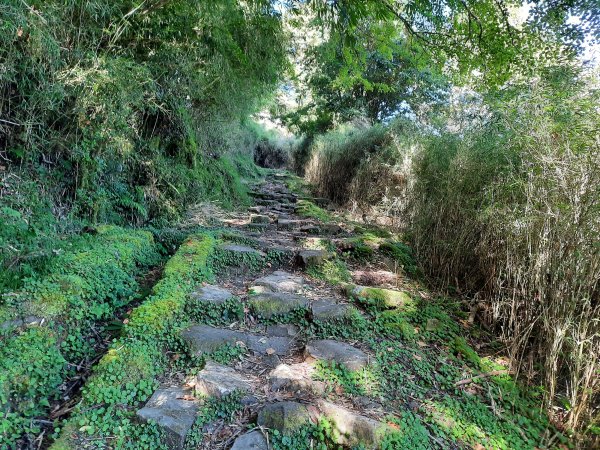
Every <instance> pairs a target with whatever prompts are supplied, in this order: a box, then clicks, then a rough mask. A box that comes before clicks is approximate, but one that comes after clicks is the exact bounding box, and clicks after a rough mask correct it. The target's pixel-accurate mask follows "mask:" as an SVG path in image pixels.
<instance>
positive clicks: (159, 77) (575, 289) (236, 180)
mask: <svg viewBox="0 0 600 450" xmlns="http://www.w3.org/2000/svg"><path fill="white" fill-rule="evenodd" d="M523 5H524V3H523V2H518V1H514V2H513V1H506V2H505V1H496V0H484V1H474V0H473V1H472V0H465V1H463V0H461V1H454V0H450V1H442V2H429V1H421V0H411V1H395V0H390V1H376V0H368V1H356V0H341V1H336V2H330V1H325V0H311V1H303V0H286V1H281V2H280V1H270V0H248V1H238V0H214V1H210V2H207V1H196V0H146V1H136V0H28V1H27V2H25V1H23V0H5V1H3V2H2V4H1V5H0V31H1V33H0V294H1V295H2V297H1V298H0V325H2V326H1V327H0V344H1V346H2V348H1V349H0V408H1V410H0V411H1V415H0V437H1V438H2V442H1V443H0V448H4V447H3V446H5V447H6V448H10V446H14V445H17V443H23V442H25V441H23V440H22V439H23V436H30V437H31V436H35V435H36V434H37V433H39V430H40V422H39V421H38V419H37V418H39V417H40V416H44V415H45V414H47V413H48V411H49V410H50V407H51V404H52V402H53V401H56V399H57V398H58V397H59V395H60V392H59V390H60V388H61V386H62V388H64V386H65V383H67V384H68V383H70V382H71V381H73V380H77V379H78V377H79V372H81V370H82V367H85V366H88V365H89V366H90V368H91V366H92V365H94V364H95V363H98V364H97V365H96V366H95V368H94V369H93V375H92V379H91V380H92V381H91V382H90V383H88V384H87V385H86V388H85V392H86V398H87V399H88V400H86V401H87V402H88V403H89V404H94V405H96V404H102V405H104V406H103V408H105V409H104V410H103V411H102V414H101V415H102V420H100V419H99V416H100V413H98V411H97V410H96V409H92V410H90V409H89V408H87V407H86V405H88V403H86V402H84V403H82V404H80V405H78V406H77V408H76V409H75V410H74V413H73V414H74V417H75V419H74V420H72V421H70V422H69V425H68V426H69V427H71V428H73V427H75V425H74V424H75V423H78V424H79V426H80V427H83V428H84V431H89V432H90V434H93V433H94V432H96V431H98V427H106V430H109V429H110V430H111V432H112V431H113V430H118V433H117V434H116V436H117V440H119V439H120V440H121V441H123V442H125V441H128V440H129V439H131V437H132V436H130V435H128V434H129V433H130V432H131V433H134V437H135V438H136V439H140V440H142V441H144V440H147V441H148V442H155V439H156V436H157V434H156V433H157V431H156V430H155V429H153V428H152V427H148V428H147V429H143V430H141V431H140V429H139V428H136V429H135V430H133V429H132V428H131V427H130V419H131V411H123V410H122V408H121V405H123V404H126V405H128V406H131V404H133V402H135V401H138V400H140V399H141V398H142V397H144V398H145V397H147V395H148V394H149V393H151V392H152V388H153V387H154V385H155V376H156V375H157V374H160V373H161V372H162V371H164V370H165V367H166V366H167V361H165V360H164V355H163V353H162V352H163V350H164V348H170V349H177V348H178V345H180V343H179V342H178V341H177V338H176V337H174V336H175V335H174V332H173V330H174V329H175V328H177V327H181V326H182V323H183V319H182V317H183V311H184V310H185V308H186V305H185V301H184V297H185V295H186V294H187V293H188V291H189V289H191V287H192V283H193V282H194V283H199V282H202V281H205V280H209V279H211V277H212V275H213V274H212V268H213V265H216V267H218V264H220V263H222V264H224V262H223V261H226V260H227V257H226V255H218V254H216V253H215V250H214V247H215V245H216V244H215V242H216V241H217V240H218V239H221V238H222V236H221V235H219V234H218V233H217V234H215V233H214V232H210V233H208V232H202V233H200V234H194V235H193V236H192V237H190V238H189V239H187V240H185V238H186V237H187V236H188V234H190V230H186V229H182V228H181V227H179V228H172V227H174V226H175V227H177V226H178V225H180V224H181V221H182V220H183V219H184V217H185V214H186V211H187V210H188V208H189V207H190V205H192V204H195V203H200V202H215V203H217V204H218V205H219V206H220V207H223V208H225V209H232V208H234V207H237V206H240V205H248V204H249V201H250V200H249V197H248V194H247V190H246V186H245V184H244V182H243V180H244V178H251V177H256V176H258V175H259V174H260V173H261V172H260V169H258V168H257V167H256V166H255V164H254V161H256V162H258V163H260V164H261V165H267V166H271V167H273V166H278V167H279V166H283V165H286V164H288V165H289V166H290V168H293V169H294V170H295V171H297V172H298V173H299V174H302V175H305V177H306V180H307V181H308V182H309V183H310V184H311V186H312V189H313V192H314V193H315V194H316V195H318V196H320V197H325V198H327V199H329V200H331V201H332V202H334V203H335V204H337V205H338V206H341V207H342V210H349V211H350V212H351V214H350V218H351V219H357V220H363V221H366V222H378V223H379V225H383V226H386V227H389V228H393V229H394V230H395V231H396V232H401V233H402V235H403V237H404V240H406V241H407V242H408V243H409V244H410V245H411V246H412V248H413V249H414V252H415V255H416V261H418V266H417V263H415V262H414V261H412V260H411V262H410V267H411V269H410V270H411V273H412V274H419V275H421V276H423V277H424V279H425V280H427V282H428V283H429V284H430V285H431V286H434V287H435V288H437V289H439V290H440V291H444V292H445V293H448V294H451V295H453V296H458V297H462V298H464V299H465V303H466V304H468V307H469V308H470V309H471V312H472V314H473V315H474V316H476V317H477V318H478V320H479V323H480V324H482V326H484V327H486V328H487V329H488V330H489V331H490V332H492V333H493V334H494V335H495V336H496V337H497V338H498V339H499V341H500V342H501V343H502V344H503V348H505V349H506V351H507V353H508V355H509V356H510V364H511V370H513V371H514V372H515V373H516V374H517V375H518V377H519V378H520V379H521V380H522V381H523V382H524V383H527V384H529V385H538V386H541V387H542V390H543V403H544V406H545V407H546V408H547V410H548V411H549V412H550V418H551V419H552V421H553V422H554V423H555V424H557V425H559V426H560V427H563V428H564V429H565V430H568V431H569V432H572V433H573V435H574V436H576V438H577V439H580V442H592V441H593V440H594V439H596V442H597V439H598V438H597V436H598V433H599V427H600V425H599V420H600V415H599V411H600V409H599V408H600V403H599V402H600V377H598V371H599V370H600V362H599V360H598V357H597V355H598V354H600V290H599V284H598V283H599V280H600V247H599V245H598V235H600V202H599V200H598V199H600V144H599V139H600V138H599V136H600V111H599V110H598V104H600V91H599V88H600V84H599V83H600V81H599V80H598V71H597V69H594V67H593V65H588V64H585V63H583V62H582V58H583V56H582V55H583V54H584V53H585V51H586V49H587V48H589V47H590V46H591V45H592V44H594V42H597V40H598V38H599V36H600V11H599V8H598V5H597V2H595V1H594V0H578V1H552V2H534V3H533V4H529V6H527V7H526V8H525V10H524V11H525V13H524V14H525V15H523V14H521V15H519V13H518V12H517V11H519V7H521V8H522V7H523ZM574 19H576V20H574ZM265 110H268V111H269V113H270V115H271V118H273V119H276V120H277V122H278V123H280V124H283V125H284V126H285V127H287V130H289V131H291V132H292V133H295V134H296V136H295V138H294V139H292V138H289V137H280V136H276V134H275V133H274V132H272V131H266V130H265V129H264V128H263V126H262V125H259V124H258V123H257V122H255V120H254V119H255V116H253V115H254V114H255V113H257V112H259V111H265ZM299 212H300V213H301V214H303V215H305V216H309V217H315V218H318V219H320V220H328V219H329V218H331V216H330V213H329V212H327V211H325V210H323V209H321V208H319V207H317V206H316V205H314V204H312V203H309V202H301V203H300V204H299ZM196 231H197V230H196ZM182 242H185V243H184V244H181V243H182ZM180 244H181V245H180ZM386 245H388V247H389V248H388V252H390V254H393V255H395V254H396V253H399V254H402V255H404V250H403V248H401V247H399V246H401V245H402V244H399V243H394V244H393V245H392V244H390V243H388V244H386ZM177 248H178V250H177V253H175V256H173V257H172V258H171V259H170V260H169V262H168V263H167V265H166V267H165V269H164V274H163V276H162V279H161V281H160V282H159V283H158V284H157V285H156V286H155V287H154V288H153V290H152V292H151V294H150V297H149V298H148V299H146V301H145V302H144V303H143V305H142V306H140V307H138V308H137V309H136V310H135V314H134V315H132V316H131V317H130V318H129V319H128V320H129V323H128V324H127V326H126V327H123V326H122V324H121V322H120V321H119V322H118V323H117V324H115V323H112V322H111V320H112V319H113V318H114V317H117V316H119V317H121V316H122V315H123V312H124V310H126V309H127V308H128V305H129V304H130V303H131V302H133V301H138V300H141V299H142V298H145V296H146V294H147V293H142V291H143V288H142V287H141V286H140V285H141V284H142V282H143V276H144V275H145V274H146V273H147V272H148V271H149V270H150V269H151V268H153V267H155V266H157V265H160V264H162V262H164V260H166V258H167V255H168V254H169V253H173V252H174V251H175V250H176V249H177ZM370 251H371V249H370V247H369V246H362V247H361V248H358V249H357V250H356V252H358V254H360V252H363V253H365V254H367V253H369V252H370ZM365 254H363V255H362V256H365ZM359 256H360V255H359ZM321 270H325V272H327V273H316V272H315V273H313V275H314V276H315V277H326V278H328V279H329V281H335V282H336V283H340V282H344V281H347V278H348V274H347V273H346V271H345V270H344V268H343V267H341V266H338V265H336V262H330V263H328V266H327V267H325V268H324V269H321ZM188 313H190V314H199V313H198V312H197V311H191V312H190V311H188ZM239 313H240V312H239V311H237V312H236V314H239ZM394 320H395V319H394ZM27 322H35V323H43V324H44V325H45V326H43V327H25V326H24V325H25V324H26V323H27ZM363 326H364V328H365V329H364V330H361V331H360V332H358V331H356V330H354V332H355V335H354V337H356V338H361V339H362V338H364V339H374V338H373V333H375V332H379V330H375V331H374V330H373V329H370V328H368V326H367V324H363ZM111 327H113V328H111ZM114 327H116V328H117V330H116V334H115V335H119V336H120V337H119V338H118V339H117V340H115V342H113V343H112V344H110V348H109V349H108V350H107V348H106V347H107V346H106V339H107V338H106V337H107V336H112V334H111V333H112V332H115V330H114ZM337 331H339V330H336V332H337ZM339 332H341V331H339ZM105 351H107V353H106V355H105V356H104V357H102V358H101V359H100V357H101V356H102V353H104V352H105ZM391 356H394V355H391ZM391 356H390V357H391ZM396 356H398V358H399V359H401V356H402V355H396ZM31 361H33V362H34V364H31ZM98 361H99V362H98ZM322 370H323V373H324V375H323V376H329V377H331V376H334V375H335V376H338V377H341V378H342V383H346V384H348V383H350V384H351V382H352V380H346V379H345V378H344V377H345V376H346V374H344V373H337V372H336V368H335V367H333V368H330V367H323V368H322ZM88 374H89V371H88ZM332 374H333V375H332ZM390 375H391V376H395V375H397V374H390ZM114 377H116V379H115V378H114ZM74 383H76V384H77V385H79V384H81V383H80V381H74ZM448 401H450V400H448ZM521 406H523V405H521ZM448 407H449V408H459V406H458V405H454V404H453V405H450V406H448ZM553 411H554V413H553ZM556 411H558V412H556ZM106 417H109V418H110V420H109V421H105V418H106ZM326 429H327V424H319V425H318V426H317V425H315V430H312V431H311V432H315V433H325V434H327V430H326ZM106 430H105V431H106ZM132 430H133V431H132ZM59 431H60V430H56V432H55V433H56V434H55V435H54V437H58V436H59V434H60V433H59ZM135 433H137V434H135ZM594 436H596V437H594ZM25 439H29V438H25ZM474 439H475V438H474ZM28 442H29V441H28ZM119 442H120V441H119ZM128 442H130V441H128ZM403 442H404V441H403ZM475 442H476V441H475V440H473V444H475ZM56 445H57V448H61V447H60V446H61V445H62V444H61V441H58V442H57V444H56ZM403 445H408V444H406V443H404V444H403Z"/></svg>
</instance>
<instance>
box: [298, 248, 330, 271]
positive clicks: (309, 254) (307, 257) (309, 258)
mask: <svg viewBox="0 0 600 450" xmlns="http://www.w3.org/2000/svg"><path fill="white" fill-rule="evenodd" d="M332 257H333V254H332V253H331V252H328V251H327V250H301V251H299V252H298V256H297V260H298V263H299V264H300V265H301V266H302V267H303V268H305V269H308V268H310V267H315V266H319V265H321V264H323V263H324V262H325V261H327V260H328V259H331V258H332Z"/></svg>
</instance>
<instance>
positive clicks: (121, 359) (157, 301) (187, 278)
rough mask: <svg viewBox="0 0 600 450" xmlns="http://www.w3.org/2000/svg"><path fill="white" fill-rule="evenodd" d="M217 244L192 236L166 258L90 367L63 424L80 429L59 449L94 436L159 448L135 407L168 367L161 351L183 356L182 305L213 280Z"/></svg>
mask: <svg viewBox="0 0 600 450" xmlns="http://www.w3.org/2000/svg"><path fill="white" fill-rule="evenodd" d="M216 242H217V241H216V239H214V237H212V236H210V235H208V234H201V235H196V236H192V237H190V238H189V239H188V240H186V241H185V242H184V243H183V244H182V245H181V247H180V248H179V250H178V251H177V253H176V254H175V255H174V256H173V257H172V258H171V259H169V261H168V262H167V264H166V265H165V268H164V271H163V278H162V279H161V280H160V281H159V282H158V283H157V284H156V285H155V286H154V288H153V290H152V294H151V296H150V297H149V298H148V299H147V300H146V301H145V302H144V303H143V304H142V305H140V306H138V307H137V308H135V309H134V311H133V312H132V314H131V316H130V318H129V321H128V323H127V324H126V325H125V326H124V327H123V331H122V337H121V338H120V339H118V340H116V341H115V342H113V344H112V345H111V348H110V349H109V351H108V352H107V353H106V355H105V356H104V357H103V358H102V359H101V360H100V362H99V363H98V365H97V366H96V367H95V368H94V370H93V374H92V377H91V378H90V380H89V381H88V383H86V386H85V387H84V390H83V397H82V403H81V404H80V405H79V406H78V408H77V409H76V411H75V413H74V415H73V417H72V418H71V419H70V420H69V422H68V423H67V426H68V425H69V424H73V423H76V424H78V426H79V428H78V431H77V432H76V433H73V434H72V435H71V436H69V437H68V438H66V437H65V436H64V435H63V438H62V439H61V445H70V444H63V443H64V442H65V441H67V442H73V444H75V443H76V442H77V439H79V436H85V435H88V436H89V435H92V436H95V437H96V438H97V439H99V440H103V439H107V438H108V437H109V436H110V437H111V439H114V442H116V443H118V445H119V446H122V447H123V448H133V447H135V446H136V445H137V441H136V438H139V437H140V436H143V439H144V440H143V441H142V442H144V444H143V445H144V446H146V447H142V448H158V447H159V445H160V444H159V442H160V441H159V436H158V434H157V433H156V430H155V429H154V428H152V427H148V426H146V425H138V424H136V423H135V421H134V413H135V407H136V406H137V405H138V404H139V402H141V401H145V400H146V399H147V398H148V397H149V396H150V395H151V394H152V392H153V391H154V389H155V388H156V386H157V381H156V377H157V376H158V375H159V374H162V373H164V372H165V370H166V369H167V368H168V361H167V359H166V357H165V351H166V350H167V349H169V350H171V351H173V352H175V353H181V354H183V353H184V351H185V348H184V347H183V345H182V343H181V341H180V338H179V336H178V332H179V330H180V329H181V328H182V327H183V326H185V323H186V322H185V321H186V315H185V308H186V301H187V299H188V295H189V294H190V293H191V291H192V289H194V288H195V287H196V286H197V285H198V284H200V283H201V282H203V281H211V280H212V278H213V274H212V267H211V261H212V257H213V255H214V252H215V246H216ZM98 411H101V412H98Z"/></svg>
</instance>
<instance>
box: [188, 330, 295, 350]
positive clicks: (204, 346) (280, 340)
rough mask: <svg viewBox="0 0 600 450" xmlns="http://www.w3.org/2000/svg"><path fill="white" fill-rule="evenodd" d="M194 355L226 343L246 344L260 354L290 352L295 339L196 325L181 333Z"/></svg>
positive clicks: (218, 347) (216, 348)
mask: <svg viewBox="0 0 600 450" xmlns="http://www.w3.org/2000/svg"><path fill="white" fill-rule="evenodd" d="M181 337H182V338H183V339H184V340H185V341H186V342H187V343H188V345H189V346H190V349H191V351H192V353H193V354H194V355H197V356H200V355H202V354H203V353H211V352H214V351H216V350H219V349H220V348H222V347H223V346H224V345H227V344H228V345H244V346H246V347H247V348H248V349H249V350H251V351H253V352H255V353H259V354H276V355H281V356H285V355H287V354H288V352H289V350H290V348H291V346H292V343H293V339H292V338H291V337H279V336H264V335H260V334H254V333H246V332H242V331H236V330H230V329H228V328H216V327H211V326H208V325H194V326H191V327H189V328H187V329H186V330H184V331H183V332H182V333H181Z"/></svg>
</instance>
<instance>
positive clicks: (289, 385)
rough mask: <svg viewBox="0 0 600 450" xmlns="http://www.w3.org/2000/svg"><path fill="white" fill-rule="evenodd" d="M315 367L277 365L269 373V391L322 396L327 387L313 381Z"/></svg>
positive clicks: (310, 365) (305, 364)
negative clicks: (299, 392)
mask: <svg viewBox="0 0 600 450" xmlns="http://www.w3.org/2000/svg"><path fill="white" fill-rule="evenodd" d="M315 370H316V369H315V367H314V365H312V364H309V363H300V364H292V365H287V364H279V365H278V366H277V367H276V368H275V369H273V370H272V371H271V372H270V373H269V384H270V386H271V390H273V391H279V390H284V391H288V392H294V393H295V392H298V391H301V392H308V393H311V394H314V395H319V396H320V395H323V394H324V393H325V390H326V388H327V385H326V384H325V383H324V382H322V381H317V380H313V374H314V373H315Z"/></svg>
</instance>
